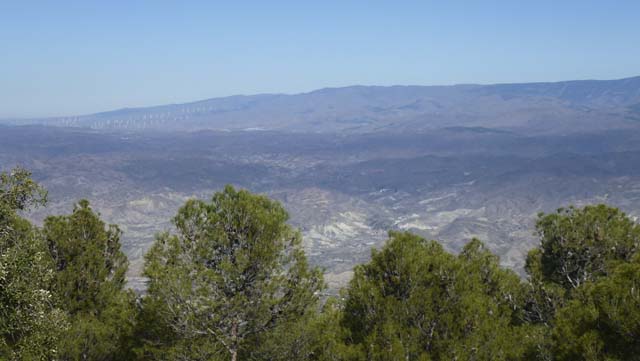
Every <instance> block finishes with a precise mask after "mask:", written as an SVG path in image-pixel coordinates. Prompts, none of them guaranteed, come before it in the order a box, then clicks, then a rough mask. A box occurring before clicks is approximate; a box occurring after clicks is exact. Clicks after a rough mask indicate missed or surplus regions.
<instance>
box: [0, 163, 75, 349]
mask: <svg viewBox="0 0 640 361" xmlns="http://www.w3.org/2000/svg"><path fill="white" fill-rule="evenodd" d="M45 194H46V193H45V192H44V190H42V188H40V187H39V186H38V185H37V184H36V183H35V182H34V181H33V180H32V179H31V175H30V174H29V173H28V172H26V171H25V170H22V169H16V170H14V171H12V172H11V173H10V174H7V173H2V174H1V175H0V359H12V360H48V359H52V358H54V357H55V356H56V354H57V350H56V346H57V342H58V339H59V336H60V334H61V332H62V331H63V330H64V328H65V327H66V320H65V315H64V313H63V312H62V311H61V310H59V309H57V308H55V307H54V302H53V297H52V294H51V292H50V291H49V287H50V284H51V281H52V279H53V270H52V268H51V266H52V265H51V262H50V260H49V258H48V254H47V252H46V251H47V250H46V245H45V243H44V242H43V239H42V237H41V234H40V233H39V232H38V230H37V229H35V228H34V227H33V226H31V224H30V223H29V222H28V221H26V220H24V219H22V218H21V217H20V216H19V215H18V214H17V213H16V212H18V211H22V210H26V209H28V208H29V207H30V206H34V205H41V204H44V203H45V201H46V199H45Z"/></svg>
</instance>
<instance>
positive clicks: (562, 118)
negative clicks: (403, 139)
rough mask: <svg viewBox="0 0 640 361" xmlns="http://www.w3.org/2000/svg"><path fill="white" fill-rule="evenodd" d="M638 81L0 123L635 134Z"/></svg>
mask: <svg viewBox="0 0 640 361" xmlns="http://www.w3.org/2000/svg"><path fill="white" fill-rule="evenodd" d="M639 121H640V77H633V78H626V79H619V80H581V81H564V82H555V83H524V84H496V85H453V86H389V87H381V86H351V87H344V88H327V89H321V90H316V91H312V92H309V93H303V94H295V95H285V94H261V95H251V96H231V97H225V98H213V99H208V100H202V101H197V102H192V103H185V104H171V105H162V106H155V107H145V108H126V109H120V110H114V111H108V112H103V113H96V114H90V115H80V116H66V117H56V118H42V119H5V120H4V121H3V123H5V124H7V123H9V124H43V125H55V126H71V127H87V128H92V129H124V130H161V131H166V130H171V131H175V130H182V131H194V130H203V129H208V130H222V131H233V130H273V131H291V132H316V133H333V132H343V133H344V132H348V133H371V132H402V131H410V132H414V131H428V130H433V129H438V128H442V127H447V126H464V127H487V128H497V129H503V130H509V131H516V132H522V133H527V134H532V133H535V134H543V133H562V132H573V131H576V130H578V129H579V130H580V131H589V130H604V129H611V128H612V127H615V128H627V127H636V126H637V125H638V123H639Z"/></svg>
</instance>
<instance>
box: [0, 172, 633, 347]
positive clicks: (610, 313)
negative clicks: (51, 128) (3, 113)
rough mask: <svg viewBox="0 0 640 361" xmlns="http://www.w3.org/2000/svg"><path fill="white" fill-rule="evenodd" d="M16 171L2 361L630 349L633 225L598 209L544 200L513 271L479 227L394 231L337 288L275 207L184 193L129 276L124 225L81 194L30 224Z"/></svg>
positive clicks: (3, 272)
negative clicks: (461, 233) (439, 237)
mask: <svg viewBox="0 0 640 361" xmlns="http://www.w3.org/2000/svg"><path fill="white" fill-rule="evenodd" d="M46 195H47V194H46V191H44V190H43V189H42V188H41V187H40V186H39V185H38V184H37V183H35V182H34V181H33V180H32V179H31V176H30V174H29V172H27V171H26V170H23V169H15V170H13V171H12V172H11V173H3V174H2V176H1V178H0V359H7V360H634V359H638V358H639V356H638V355H640V253H639V252H638V247H639V245H640V226H639V225H638V224H637V223H635V222H634V221H633V220H631V219H630V218H629V217H628V216H626V215H625V214H624V213H622V212H621V211H619V210H618V209H616V208H611V207H608V206H606V205H594V206H587V207H584V208H573V207H569V208H565V209H559V210H558V211H557V212H556V213H551V214H540V215H539V217H538V221H537V223H536V232H537V235H538V237H539V241H540V242H539V245H538V246H537V247H536V248H534V249H532V250H531V251H530V253H529V255H528V257H527V264H526V271H527V277H526V279H522V278H521V277H519V276H518V275H517V274H516V273H514V272H513V271H511V270H509V269H505V268H502V267H501V266H500V265H499V260H498V257H497V256H495V255H494V254H492V253H491V252H490V251H489V250H488V249H487V247H485V245H484V244H483V243H482V241H480V240H477V239H473V240H471V241H470V242H469V243H467V244H466V246H465V247H464V248H463V250H462V251H461V252H460V253H459V254H452V253H450V252H448V251H446V250H445V249H444V248H443V246H442V245H441V244H439V243H438V242H436V241H430V240H426V239H423V238H421V237H419V236H417V235H414V234H411V233H404V232H390V233H389V239H388V240H387V242H386V244H385V246H384V247H382V248H381V249H378V250H372V254H371V259H370V261H369V262H368V263H366V264H362V265H359V266H357V267H356V268H355V272H354V277H353V279H352V280H351V281H350V283H349V285H348V286H347V287H346V288H345V289H343V290H342V291H341V293H340V295H339V296H338V297H331V298H328V299H327V298H325V297H323V296H322V295H323V292H322V291H323V290H324V287H325V285H324V282H323V280H322V272H321V270H320V269H318V268H315V267H313V266H312V265H310V264H309V263H308V262H307V259H306V257H305V254H304V251H303V249H302V247H301V235H300V233H299V232H298V231H297V230H296V229H293V228H292V227H291V226H289V225H288V223H287V220H288V214H287V212H286V211H285V210H284V209H283V207H282V206H281V205H280V204H279V203H277V202H275V201H273V200H270V199H268V198H267V197H265V196H261V195H255V194H251V193H250V192H248V191H245V190H236V189H234V188H233V187H230V186H228V187H226V188H225V189H224V190H222V191H220V192H218V193H216V194H214V195H213V196H212V197H211V199H210V200H209V201H200V200H191V201H188V202H187V203H186V204H185V205H184V206H183V207H182V208H181V209H180V210H179V211H178V214H177V215H176V216H175V218H174V219H173V225H174V227H173V229H172V230H171V231H168V232H166V233H162V234H158V235H157V236H156V240H155V243H154V245H153V246H152V247H151V249H150V250H149V252H148V253H147V254H146V257H145V265H144V275H145V276H146V277H147V279H148V289H147V291H146V292H145V293H144V294H141V295H136V294H135V293H134V292H133V291H131V290H128V289H127V288H126V287H125V286H126V279H125V273H126V271H127V267H128V262H127V259H126V257H125V255H124V253H123V252H122V251H121V249H120V237H121V233H122V232H121V231H120V229H119V228H118V227H117V226H116V225H107V224H105V223H104V222H103V221H102V220H101V219H100V216H99V214H97V213H96V212H95V211H94V210H92V208H91V205H90V204H89V202H88V201H86V200H81V201H79V202H78V203H77V204H76V206H75V208H74V210H73V212H72V213H71V214H67V215H60V216H54V217H49V218H47V219H46V220H45V222H44V224H43V225H42V227H38V226H35V225H33V224H31V223H30V222H29V221H27V220H26V219H24V218H23V217H22V216H21V212H23V211H25V210H27V209H30V208H32V207H37V206H42V205H44V204H46V200H47V197H46Z"/></svg>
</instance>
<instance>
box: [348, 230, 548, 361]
mask: <svg viewBox="0 0 640 361" xmlns="http://www.w3.org/2000/svg"><path fill="white" fill-rule="evenodd" d="M497 261H498V260H497V257H496V256H494V255H492V254H491V253H490V252H489V251H488V250H486V249H485V247H484V246H483V245H482V243H481V242H479V241H477V240H473V241H472V242H470V243H469V244H467V246H465V248H464V250H463V251H462V252H461V253H460V255H459V256H454V255H452V254H450V253H448V252H446V251H445V250H444V249H443V248H442V246H441V245H440V244H439V243H437V242H435V241H427V240H424V239H423V238H421V237H419V236H416V235H412V234H409V233H396V232H392V233H390V239H389V240H388V241H387V243H386V244H385V246H384V247H383V248H382V250H380V251H373V252H372V257H371V261H370V262H369V263H367V264H365V265H362V266H357V267H356V269H355V275H354V278H353V280H352V281H351V282H350V284H349V288H348V290H347V300H346V305H345V309H344V321H343V322H344V324H345V325H346V327H347V328H348V330H349V332H350V336H349V339H348V342H351V343H353V344H355V345H360V346H361V347H362V350H363V351H364V353H365V355H366V356H365V359H367V360H428V359H429V360H431V359H434V360H453V359H459V360H472V359H476V360H514V359H523V358H524V357H525V356H526V355H527V353H528V352H530V350H531V348H532V347H534V346H535V345H536V344H537V341H538V340H537V334H536V333H535V332H530V330H529V329H528V326H527V325H523V324H521V323H520V322H518V321H517V320H518V317H517V314H518V312H519V306H518V305H519V303H520V301H519V297H520V295H522V289H521V283H520V280H519V278H518V277H517V275H515V274H514V273H513V272H511V271H506V270H503V269H501V268H500V267H499V265H498V262H497Z"/></svg>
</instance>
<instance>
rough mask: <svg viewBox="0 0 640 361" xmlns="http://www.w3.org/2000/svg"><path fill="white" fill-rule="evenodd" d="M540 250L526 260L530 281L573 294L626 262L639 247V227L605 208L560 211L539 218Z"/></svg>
mask: <svg viewBox="0 0 640 361" xmlns="http://www.w3.org/2000/svg"><path fill="white" fill-rule="evenodd" d="M536 229H537V231H538V234H539V236H540V249H539V250H533V251H532V252H531V253H530V254H529V257H528V259H527V271H528V273H529V274H530V276H531V277H532V278H533V279H534V280H541V281H543V282H545V283H554V284H557V285H560V286H561V287H563V288H565V289H566V290H569V291H571V290H573V289H576V288H578V287H580V285H582V284H584V283H585V282H588V281H593V280H596V279H597V278H598V277H602V276H606V275H607V274H608V273H609V272H610V271H611V269H612V268H613V267H615V266H616V265H617V264H619V263H621V262H628V261H629V260H630V259H631V258H632V256H633V254H634V253H635V252H636V250H637V249H638V246H640V226H638V225H637V224H636V223H634V222H633V221H632V220H630V219H629V217H627V216H626V214H624V213H623V212H621V211H620V210H619V209H617V208H611V207H607V206H605V205H597V206H586V207H584V208H574V207H569V208H560V209H559V210H558V211H557V212H556V213H554V214H546V215H545V214H540V215H539V217H538V222H537V223H536Z"/></svg>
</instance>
